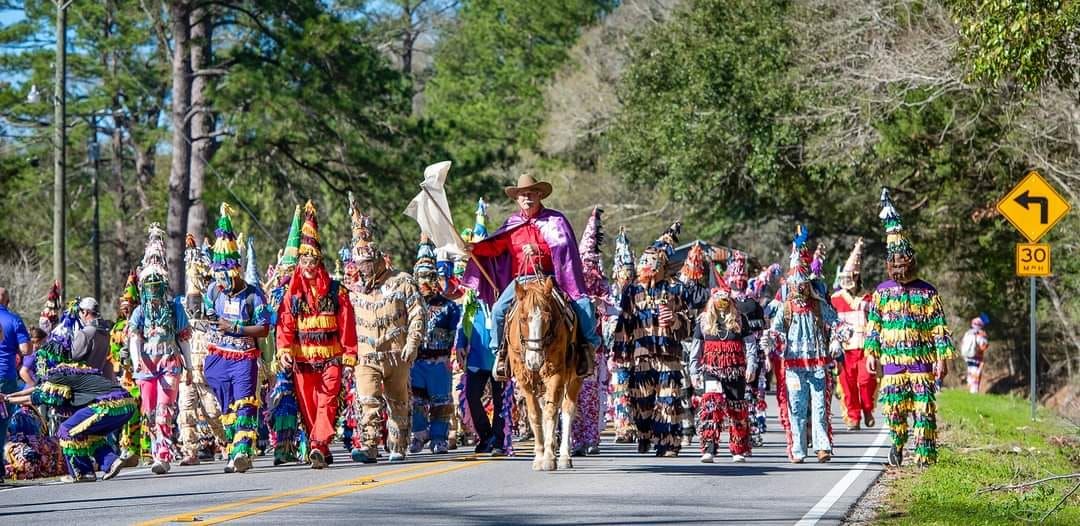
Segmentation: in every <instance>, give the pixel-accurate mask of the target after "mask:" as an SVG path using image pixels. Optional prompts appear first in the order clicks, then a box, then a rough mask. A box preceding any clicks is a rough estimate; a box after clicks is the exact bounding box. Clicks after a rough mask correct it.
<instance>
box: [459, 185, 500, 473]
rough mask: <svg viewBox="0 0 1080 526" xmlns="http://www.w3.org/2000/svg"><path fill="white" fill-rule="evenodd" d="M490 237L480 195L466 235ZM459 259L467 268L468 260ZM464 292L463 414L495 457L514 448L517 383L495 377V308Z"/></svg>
mask: <svg viewBox="0 0 1080 526" xmlns="http://www.w3.org/2000/svg"><path fill="white" fill-rule="evenodd" d="M486 237H487V204H486V203H484V200H483V199H480V201H479V202H478V203H477V205H476V226H474V227H473V228H472V230H471V231H470V230H466V231H465V232H464V233H463V234H462V239H464V240H466V241H468V242H471V243H476V242H478V241H482V240H483V239H484V238H486ZM459 261H460V262H461V265H460V267H461V270H462V272H464V269H465V261H464V260H463V259H459ZM464 294H465V296H464V298H463V303H462V312H463V314H462V318H461V324H460V325H458V329H457V341H456V343H455V344H454V349H455V352H456V353H457V355H458V356H459V358H458V360H459V361H460V362H463V363H464V364H465V381H464V384H465V385H464V391H465V393H464V394H465V404H464V405H465V407H464V408H463V409H462V414H463V417H464V415H467V418H468V420H469V421H471V422H472V425H473V430H474V431H475V432H476V436H477V441H476V448H475V452H476V453H490V454H491V456H493V457H498V456H504V455H506V453H507V451H509V450H510V445H511V442H512V439H513V437H512V436H511V435H512V433H510V421H511V417H510V414H509V413H510V409H511V408H510V406H511V405H512V399H513V396H514V393H513V387H512V386H511V385H508V384H506V383H503V382H500V381H498V380H495V379H494V378H493V377H492V373H491V370H492V369H493V368H494V366H495V354H494V353H492V352H491V348H492V345H491V329H490V320H491V309H490V308H489V307H488V305H487V304H486V303H484V302H483V301H480V297H479V296H478V295H477V293H476V290H475V289H465V293H464ZM485 391H486V392H489V393H490V395H491V415H490V416H489V415H488V412H487V409H486V404H485V403H484V393H485ZM508 397H509V398H508ZM504 401H508V402H511V403H504Z"/></svg>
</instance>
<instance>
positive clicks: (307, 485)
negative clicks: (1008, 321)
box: [0, 396, 888, 526]
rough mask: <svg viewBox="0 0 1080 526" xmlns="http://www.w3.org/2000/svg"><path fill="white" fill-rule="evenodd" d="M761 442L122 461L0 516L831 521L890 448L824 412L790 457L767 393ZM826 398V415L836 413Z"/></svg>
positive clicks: (55, 486)
mask: <svg viewBox="0 0 1080 526" xmlns="http://www.w3.org/2000/svg"><path fill="white" fill-rule="evenodd" d="M769 403H770V408H769V410H770V418H769V433H768V434H767V435H766V444H765V446H764V447H761V448H757V449H755V450H754V454H753V457H751V458H749V459H748V462H747V463H745V464H733V463H732V462H731V460H730V457H729V456H728V455H727V454H726V447H725V448H724V450H725V454H724V455H722V456H719V457H718V458H717V463H716V464H701V463H700V462H699V461H698V452H697V443H696V442H695V444H694V446H693V447H692V448H691V450H690V451H687V450H683V452H682V455H681V456H680V457H678V458H656V457H654V456H652V455H639V454H638V453H637V452H636V448H635V446H634V445H631V444H618V445H616V444H612V443H611V436H610V434H607V435H605V437H604V441H605V443H604V445H603V447H602V452H601V454H600V455H599V456H594V457H586V458H575V459H574V466H575V467H574V469H572V470H564V471H558V472H553V473H541V472H534V471H532V469H531V466H530V461H531V458H532V455H531V451H532V450H531V447H526V445H524V444H522V445H519V446H516V447H517V448H518V455H519V456H516V457H506V458H489V457H487V456H486V455H483V456H479V457H478V456H476V455H472V454H471V451H472V448H471V447H470V448H466V449H459V450H457V451H455V452H451V454H450V455H442V456H438V457H436V456H433V455H430V454H421V455H417V456H414V457H410V459H409V461H407V462H404V463H400V464H392V465H391V464H387V463H379V464H377V465H374V466H371V465H366V466H365V465H360V464H355V463H353V462H351V461H349V460H348V455H346V454H343V453H342V454H338V452H337V450H335V456H336V457H337V459H338V462H337V463H336V464H334V465H333V466H330V468H329V469H327V470H324V471H314V470H312V469H309V468H308V467H306V466H299V465H285V466H279V467H276V468H275V467H272V466H271V465H270V459H269V458H267V457H263V458H260V459H258V460H257V462H256V463H255V468H253V469H252V470H251V471H249V472H247V473H244V474H231V475H226V474H224V473H222V468H223V467H224V464H223V463H221V462H216V463H204V464H202V465H200V466H195V467H179V466H174V467H173V470H172V472H171V473H169V474H167V475H164V476H155V475H153V474H151V473H150V472H149V469H147V468H142V467H140V468H133V469H130V470H125V471H124V472H123V473H121V474H120V476H119V477H117V478H116V479H114V480H111V481H108V482H102V481H99V482H95V483H83V484H59V483H55V482H50V483H44V484H35V485H24V486H19V487H15V488H9V489H4V490H0V502H3V504H2V505H0V524H20V525H30V524H49V525H65V526H67V525H74V524H94V525H105V524H136V523H145V524H172V523H181V522H199V523H204V524H213V523H217V522H230V523H233V524H273V525H278V524H301V523H309V524H359V523H370V524H379V523H380V522H382V523H383V524H423V525H425V526H428V525H437V524H454V525H458V524H493V523H494V524H556V523H559V524H584V525H593V524H646V523H657V522H661V523H665V524H707V523H729V524H796V523H798V524H806V525H809V524H815V523H816V524H836V523H838V522H839V521H840V520H841V519H843V517H844V515H845V514H846V513H847V511H848V510H849V509H850V508H851V506H852V505H854V503H855V502H856V501H857V500H858V498H859V497H860V496H861V495H862V494H863V493H864V492H865V491H866V490H867V489H868V488H869V487H870V485H871V484H872V483H873V482H874V481H875V480H876V479H877V477H878V475H879V474H880V472H881V470H882V465H883V463H884V462H885V460H886V456H887V452H888V449H887V447H886V446H884V444H885V436H886V435H885V433H884V430H883V429H881V424H880V422H882V420H883V419H882V418H880V417H879V418H878V422H879V424H878V427H877V428H874V429H869V430H867V429H864V430H862V431H857V432H846V431H842V429H843V426H842V423H841V420H840V418H839V417H838V416H834V424H833V425H834V429H836V433H835V444H834V455H835V458H834V459H833V461H832V462H830V463H827V464H818V463H816V462H814V461H813V460H814V459H813V457H808V458H807V463H804V464H801V465H794V464H790V463H788V461H787V456H786V454H785V452H784V436H783V431H782V429H781V428H780V426H779V423H778V422H777V421H776V418H775V407H773V406H775V398H773V397H772V396H770V399H769ZM838 405H839V404H834V410H835V409H837V407H836V406H838Z"/></svg>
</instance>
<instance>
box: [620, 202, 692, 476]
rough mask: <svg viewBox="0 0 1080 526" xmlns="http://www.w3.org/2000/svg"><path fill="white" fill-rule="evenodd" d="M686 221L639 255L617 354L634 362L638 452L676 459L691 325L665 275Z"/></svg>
mask: <svg viewBox="0 0 1080 526" xmlns="http://www.w3.org/2000/svg"><path fill="white" fill-rule="evenodd" d="M681 229H682V223H679V222H676V223H674V224H673V225H672V226H671V227H669V228H668V229H667V230H666V231H665V232H664V233H663V234H662V235H661V236H660V237H659V238H658V239H657V240H656V241H655V242H653V244H652V245H651V246H649V248H646V249H645V250H644V251H643V252H642V253H641V257H640V258H639V259H638V266H637V281H635V282H634V283H631V284H630V285H628V286H627V287H626V288H625V289H624V290H623V295H622V304H621V306H620V309H619V310H620V313H619V321H618V324H617V326H616V328H615V335H614V345H613V347H612V352H613V353H615V354H616V355H617V356H620V357H625V359H630V360H632V362H631V363H633V372H632V373H631V376H630V416H631V418H632V419H633V421H634V425H635V427H636V428H637V436H638V439H637V445H638V448H637V450H638V453H648V452H649V451H650V450H653V449H655V451H656V456H658V457H661V456H662V457H676V456H678V455H679V449H680V447H681V442H682V421H683V414H682V413H683V412H684V411H685V409H684V405H683V401H682V398H683V388H682V370H683V366H682V344H681V343H680V342H682V340H684V339H686V336H687V334H689V332H690V330H691V328H692V325H691V321H690V318H689V317H688V316H687V314H686V312H687V307H686V304H685V303H684V302H683V298H682V296H681V295H680V294H679V292H678V290H677V289H676V287H675V286H674V285H673V284H672V283H671V282H670V281H668V280H667V279H665V277H664V276H666V274H667V265H668V259H669V258H670V257H671V253H672V252H673V246H674V244H675V243H677V242H678V235H679V232H680V230H681Z"/></svg>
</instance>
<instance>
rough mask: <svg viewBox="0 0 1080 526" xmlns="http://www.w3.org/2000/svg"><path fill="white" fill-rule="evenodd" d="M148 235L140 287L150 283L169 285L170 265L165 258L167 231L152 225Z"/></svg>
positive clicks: (140, 270)
mask: <svg viewBox="0 0 1080 526" xmlns="http://www.w3.org/2000/svg"><path fill="white" fill-rule="evenodd" d="M146 230H147V233H146V250H145V251H144V252H143V258H142V263H141V264H140V265H139V285H140V286H141V285H142V284H144V283H150V282H162V283H168V281H169V264H168V259H167V258H166V256H165V230H163V229H162V228H161V225H160V224H158V223H152V224H151V225H150V226H149V227H148V228H147V229H146Z"/></svg>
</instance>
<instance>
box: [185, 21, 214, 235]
mask: <svg viewBox="0 0 1080 526" xmlns="http://www.w3.org/2000/svg"><path fill="white" fill-rule="evenodd" d="M212 18H213V17H212V15H211V14H210V12H209V10H208V9H207V8H199V9H196V10H195V11H194V12H192V14H191V22H192V24H193V25H192V28H191V69H192V71H199V70H200V69H203V68H205V67H206V66H207V65H208V64H209V63H210V57H211V52H212V49H211V47H210V43H211V40H212V38H213V35H212V34H211V31H212V30H213V26H212V24H211V21H212ZM209 78H210V77H207V76H198V77H195V78H194V79H192V81H191V107H192V110H193V111H194V112H195V113H194V114H192V116H191V137H192V146H191V184H190V186H189V189H188V201H189V202H190V203H191V208H190V209H189V210H188V216H187V231H188V232H191V233H192V234H193V235H194V236H195V238H196V239H199V240H201V239H202V237H203V236H204V235H206V203H205V202H204V201H203V199H202V194H203V188H204V187H205V184H206V170H207V165H208V164H210V158H211V157H213V156H214V152H215V151H216V150H217V148H216V147H215V146H216V145H217V143H216V141H214V140H213V139H212V138H211V136H210V134H211V133H213V131H214V115H213V113H211V111H210V100H209V99H208V98H207V91H208V89H207V88H208V86H207V84H208V82H209Z"/></svg>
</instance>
